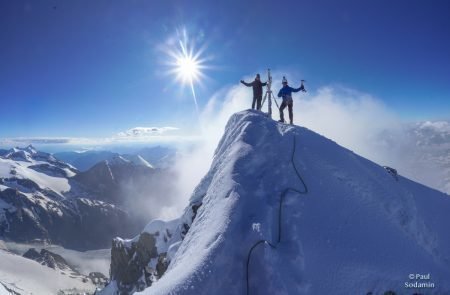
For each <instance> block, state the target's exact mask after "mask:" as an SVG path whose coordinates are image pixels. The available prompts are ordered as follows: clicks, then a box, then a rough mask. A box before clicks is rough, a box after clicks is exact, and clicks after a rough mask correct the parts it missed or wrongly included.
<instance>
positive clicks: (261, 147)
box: [103, 111, 450, 295]
mask: <svg viewBox="0 0 450 295" xmlns="http://www.w3.org/2000/svg"><path fill="white" fill-rule="evenodd" d="M294 142H296V150H295V153H294V155H293V156H292V152H293V148H294ZM294 164H295V165H294ZM295 169H297V170H298V172H299V174H300V175H301V176H302V178H303V179H304V181H305V183H306V185H307V187H308V193H307V194H305V195H299V194H297V193H289V194H287V195H286V196H285V199H284V201H283V203H281V206H282V215H280V214H279V212H280V211H279V206H280V195H281V193H282V192H284V191H285V190H286V188H288V187H292V188H297V189H298V190H302V189H304V187H303V186H302V183H300V182H299V179H298V176H297V175H296V173H295ZM199 204H201V206H200V207H199V208H198V211H197V212H196V214H195V215H193V212H192V208H193V205H199ZM448 212H450V199H449V197H448V195H445V194H443V193H440V192H438V191H435V190H432V189H430V188H427V187H425V186H423V185H420V184H418V183H415V182H412V181H410V180H408V179H406V178H404V177H401V176H399V177H398V180H396V179H395V178H394V177H392V175H391V174H389V173H387V172H386V170H385V169H384V168H383V167H381V166H379V165H377V164H375V163H373V162H371V161H369V160H367V159H364V158H362V157H360V156H358V155H356V154H354V153H353V152H351V151H349V150H347V149H345V148H343V147H341V146H339V145H337V144H336V143H334V142H332V141H330V140H328V139H326V138H324V137H322V136H320V135H318V134H316V133H314V132H312V131H310V130H307V129H305V128H301V127H296V126H288V125H284V124H279V123H276V122H274V121H272V120H271V119H269V118H267V117H265V116H264V115H263V114H262V113H260V112H257V111H244V112H240V113H237V114H235V115H233V116H232V117H231V118H230V120H229V122H228V124H227V126H226V129H225V133H224V135H223V137H222V140H221V141H220V143H219V145H218V147H217V149H216V152H215V156H214V160H213V163H212V165H211V168H210V171H209V172H208V173H207V174H206V175H205V177H204V178H203V180H202V181H201V182H200V184H199V185H198V186H197V188H196V189H195V191H194V193H193V194H192V196H191V203H190V204H189V206H188V207H187V208H186V211H185V213H184V215H183V216H182V217H181V218H180V219H179V220H178V221H175V222H174V223H175V224H176V223H177V222H178V224H177V225H176V227H175V228H176V229H178V230H180V229H182V228H183V225H184V224H187V227H188V228H187V232H186V233H185V235H183V234H179V235H172V237H173V238H172V239H171V240H168V241H167V244H166V245H164V249H168V251H170V249H172V245H173V246H174V250H173V253H172V255H170V261H169V262H170V264H169V266H168V269H167V271H165V272H164V275H163V276H162V277H161V278H160V279H159V280H157V281H156V282H153V283H152V285H151V287H149V288H147V289H145V290H144V291H143V292H142V293H143V294H219V295H220V294H250V293H251V294H367V293H369V292H372V293H373V294H383V293H384V292H386V291H388V290H392V291H395V292H397V293H398V294H402V293H404V292H405V290H406V289H405V282H406V283H408V282H410V280H409V278H408V275H409V274H411V273H414V274H415V273H417V274H421V273H423V274H426V273H430V274H431V278H432V279H431V280H432V282H433V283H434V284H435V287H434V288H433V289H432V290H431V289H430V291H431V292H430V293H432V294H445V293H449V292H450V282H449V281H448V277H449V276H450V236H449V235H448V234H447V228H446V225H447V224H449V222H450V217H449V216H450V215H449V214H448ZM280 216H281V217H280ZM193 217H195V218H193ZM191 218H193V221H192V222H189V221H190V219H191ZM166 226H168V225H167V224H164V223H161V222H156V223H153V224H150V225H149V226H148V227H147V231H149V232H155V228H158V229H164V228H165V227H166ZM170 227H172V228H173V224H172V225H171V226H170ZM279 229H281V231H282V235H281V240H280V243H279V244H278V245H277V248H276V249H272V248H271V247H268V246H266V247H259V248H258V249H256V250H255V252H254V253H253V254H252V259H251V260H250V261H249V264H248V266H247V264H246V262H247V261H248V254H249V251H250V249H251V248H252V247H253V246H254V245H255V244H256V243H257V242H258V241H260V240H267V241H272V242H274V241H276V240H277V238H278V237H279V236H280V233H279ZM144 232H145V231H144ZM158 232H159V230H158ZM175 232H176V230H175ZM153 243H156V242H153ZM126 244H127V242H125V241H123V243H122V245H124V246H125V247H126ZM273 244H276V243H275V242H274V243H273ZM247 275H248V276H247ZM247 278H248V280H247ZM114 284H115V283H114V282H113V283H112V284H111V285H110V288H109V289H108V290H105V292H104V293H103V294H113V292H114V290H117V289H115V287H117V285H114ZM247 286H248V288H247ZM406 291H408V292H409V291H411V293H413V292H416V291H418V290H417V289H408V290H406ZM427 291H428V289H427Z"/></svg>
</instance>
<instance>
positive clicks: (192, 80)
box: [165, 29, 208, 112]
mask: <svg viewBox="0 0 450 295" xmlns="http://www.w3.org/2000/svg"><path fill="white" fill-rule="evenodd" d="M171 40H173V41H174V42H171V43H170V45H169V44H168V45H169V46H167V47H165V49H166V50H165V53H166V54H167V55H168V57H169V58H168V59H167V61H166V64H167V65H168V67H169V69H168V71H167V74H169V75H172V76H175V78H176V81H177V82H179V83H180V84H181V85H182V86H187V87H189V88H190V90H191V93H192V98H193V101H194V105H195V109H196V110H197V112H198V111H199V108H198V103H197V95H196V93H195V85H196V84H200V86H201V85H202V82H204V80H205V78H206V75H205V74H204V70H205V69H207V68H208V67H207V65H206V64H205V62H206V60H207V59H205V58H203V57H202V54H203V52H204V50H205V47H200V48H198V49H197V48H196V46H195V42H194V40H191V39H190V38H189V37H188V34H187V31H186V30H185V29H183V30H181V31H177V38H174V39H171Z"/></svg>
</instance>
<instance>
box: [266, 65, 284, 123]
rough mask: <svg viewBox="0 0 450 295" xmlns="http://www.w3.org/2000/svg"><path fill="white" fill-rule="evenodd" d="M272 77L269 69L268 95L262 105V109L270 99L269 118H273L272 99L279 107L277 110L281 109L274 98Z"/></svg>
mask: <svg viewBox="0 0 450 295" xmlns="http://www.w3.org/2000/svg"><path fill="white" fill-rule="evenodd" d="M271 87H272V75H271V74H270V69H267V90H266V93H265V94H264V99H263V102H262V104H261V109H262V107H263V106H264V103H265V102H266V99H267V98H268V99H269V100H268V114H269V118H272V97H273V100H274V101H275V104H276V105H277V108H280V107H279V106H278V102H277V101H276V99H275V97H274V96H272V95H273V94H272V88H271Z"/></svg>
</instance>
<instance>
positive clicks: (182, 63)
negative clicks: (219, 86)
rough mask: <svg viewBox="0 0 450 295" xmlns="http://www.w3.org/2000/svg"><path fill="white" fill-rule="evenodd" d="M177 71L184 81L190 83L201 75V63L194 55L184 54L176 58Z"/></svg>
mask: <svg viewBox="0 0 450 295" xmlns="http://www.w3.org/2000/svg"><path fill="white" fill-rule="evenodd" d="M176 72H177V75H178V78H179V79H180V80H181V81H182V82H183V83H189V84H190V83H193V82H195V81H197V80H198V78H199V76H200V64H199V63H198V61H197V60H196V59H195V58H194V57H192V56H189V55H182V56H179V57H177V59H176Z"/></svg>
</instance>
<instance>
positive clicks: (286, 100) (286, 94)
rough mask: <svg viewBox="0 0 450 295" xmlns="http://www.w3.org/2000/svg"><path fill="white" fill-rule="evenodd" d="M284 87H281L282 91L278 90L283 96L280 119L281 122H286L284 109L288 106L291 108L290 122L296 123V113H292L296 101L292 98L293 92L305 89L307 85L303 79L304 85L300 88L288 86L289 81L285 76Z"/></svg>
mask: <svg viewBox="0 0 450 295" xmlns="http://www.w3.org/2000/svg"><path fill="white" fill-rule="evenodd" d="M282 83H283V87H282V88H281V89H280V91H279V92H278V97H281V98H283V102H282V103H281V105H280V120H279V122H283V123H284V122H285V121H284V113H283V111H284V109H285V108H286V106H287V107H288V110H289V121H290V124H291V125H292V124H294V114H293V113H292V107H293V106H294V102H293V100H292V92H299V91H300V90H301V91H304V92H306V90H305V87H304V86H303V81H302V85H301V86H300V87H299V88H292V87H290V86H288V81H287V79H286V77H283V81H282Z"/></svg>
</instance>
